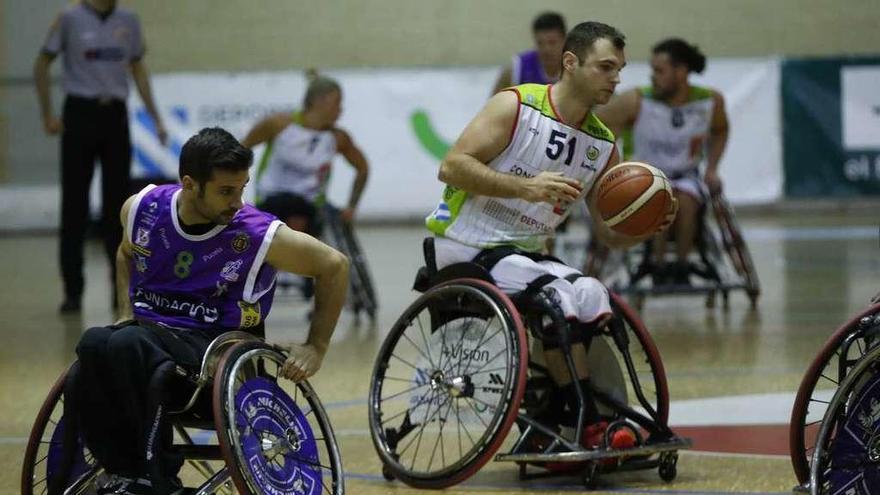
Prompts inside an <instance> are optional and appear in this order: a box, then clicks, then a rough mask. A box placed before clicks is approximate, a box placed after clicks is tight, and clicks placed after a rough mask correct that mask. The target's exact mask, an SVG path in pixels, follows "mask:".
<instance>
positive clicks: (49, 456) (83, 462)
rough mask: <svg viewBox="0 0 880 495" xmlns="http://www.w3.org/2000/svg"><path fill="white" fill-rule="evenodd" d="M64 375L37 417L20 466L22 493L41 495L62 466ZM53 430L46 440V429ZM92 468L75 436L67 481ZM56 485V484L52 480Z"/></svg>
mask: <svg viewBox="0 0 880 495" xmlns="http://www.w3.org/2000/svg"><path fill="white" fill-rule="evenodd" d="M66 377H67V372H66V371H65V372H64V373H62V374H61V376H60V377H59V378H58V380H56V382H55V384H54V385H53V387H52V389H51V390H50V391H49V395H48V396H47V397H46V400H45V402H44V403H43V405H42V407H41V408H40V412H39V413H38V414H37V419H36V420H35V422H34V426H33V429H32V431H31V435H30V438H29V440H28V446H27V448H26V449H25V457H24V462H23V466H22V493H24V494H27V495H30V494H32V493H45V492H46V490H48V482H49V480H50V479H51V478H52V477H53V476H56V475H58V474H59V471H60V469H61V467H62V466H61V465H62V463H63V457H64V448H63V442H62V440H63V438H64V433H65V430H66V420H65V418H64V416H63V413H64V396H63V390H64V383H65V380H66ZM50 426H52V427H53V430H52V433H51V436H50V437H49V439H48V440H47V439H46V434H47V433H48V432H47V429H48V428H49V427H50ZM94 467H95V459H94V457H93V456H92V454H91V453H90V452H89V451H88V449H86V448H85V447H84V446H83V442H82V438H81V437H77V445H76V447H75V450H74V452H73V462H72V464H71V469H70V474H69V475H68V476H67V480H71V481H72V480H76V479H78V478H80V477H81V476H82V475H84V474H86V473H87V472H89V471H90V470H92V469H93V468H94ZM56 482H57V481H56Z"/></svg>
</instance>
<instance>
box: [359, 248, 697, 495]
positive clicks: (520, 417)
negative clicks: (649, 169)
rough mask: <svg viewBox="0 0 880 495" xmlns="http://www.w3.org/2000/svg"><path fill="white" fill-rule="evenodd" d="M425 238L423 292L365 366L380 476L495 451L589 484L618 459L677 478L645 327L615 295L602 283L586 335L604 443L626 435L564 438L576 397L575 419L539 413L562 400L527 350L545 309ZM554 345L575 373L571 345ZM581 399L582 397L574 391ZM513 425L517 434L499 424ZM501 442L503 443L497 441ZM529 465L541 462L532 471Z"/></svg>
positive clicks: (434, 468) (441, 476)
mask: <svg viewBox="0 0 880 495" xmlns="http://www.w3.org/2000/svg"><path fill="white" fill-rule="evenodd" d="M424 248H425V259H426V266H425V267H423V268H421V269H420V270H419V273H418V275H417V277H416V280H415V283H414V289H416V290H418V291H419V292H422V295H421V296H420V297H419V298H418V299H417V300H416V301H415V302H414V303H412V305H410V306H409V307H408V308H407V309H406V310H405V311H404V313H403V314H402V315H401V316H400V318H399V319H398V320H397V322H396V323H395V324H394V326H393V327H392V328H391V331H390V332H389V334H388V336H387V338H386V339H385V341H384V343H383V344H382V347H381V349H380V351H379V354H378V356H377V358H376V362H375V366H374V368H373V374H372V378H371V385H370V392H369V399H368V400H369V424H370V434H371V437H372V441H373V445H374V447H375V449H376V452H377V453H378V455H379V458H380V460H381V462H382V465H383V467H382V474H383V476H384V477H385V478H386V479H387V480H389V481H390V480H393V479H398V480H401V481H403V482H404V483H406V484H408V485H410V486H413V487H416V488H434V489H438V488H445V487H449V486H452V485H455V484H457V483H459V482H462V481H464V480H465V479H467V478H469V477H470V476H472V475H473V474H475V473H476V472H477V471H478V470H479V469H480V468H481V467H482V466H483V465H485V464H486V463H487V462H488V461H489V460H491V459H493V458H494V460H496V461H507V462H515V463H517V464H518V466H519V476H520V478H521V479H527V478H532V477H538V476H545V475H554V474H558V471H564V472H567V473H578V472H579V474H580V476H581V481H582V482H583V483H584V485H585V486H586V487H589V488H592V487H594V486H595V484H596V482H597V479H598V477H599V475H601V474H603V473H609V472H612V471H619V470H635V469H653V468H657V469H658V471H659V475H660V477H661V478H662V479H663V480H666V481H672V480H674V479H675V477H676V475H677V467H676V466H677V461H678V450H680V449H685V448H688V447H690V445H691V443H690V441H689V440H688V439H683V438H679V437H677V436H676V435H675V434H674V433H673V432H672V430H671V429H670V428H669V426H668V415H669V392H668V388H667V383H666V375H665V372H664V370H663V363H662V361H661V360H660V355H659V353H658V352H657V348H656V346H655V345H654V342H653V341H652V339H651V337H650V335H649V334H648V331H647V329H646V328H645V326H644V325H643V324H642V322H641V321H640V320H639V319H638V317H637V316H636V314H635V313H634V312H633V310H632V309H631V308H629V306H627V305H626V303H624V302H623V301H622V300H621V299H620V297H618V296H617V295H615V294H611V303H612V309H613V312H614V315H615V316H614V317H613V318H612V319H611V323H609V324H608V325H607V326H606V328H605V329H603V330H602V331H601V332H597V334H596V335H594V336H593V338H592V339H591V340H592V341H591V343H590V345H589V347H588V349H589V351H588V360H589V361H588V362H589V363H590V364H589V366H590V377H591V383H592V385H591V387H592V390H591V391H592V392H593V396H594V398H595V401H596V404H597V407H598V409H599V412H600V415H601V416H602V418H603V420H608V428H607V429H606V431H605V439H604V442H602V444H604V445H608V444H609V443H610V442H609V439H610V435H612V434H613V433H614V432H615V431H617V430H620V429H624V428H626V429H629V430H630V431H631V432H632V433H633V434H634V435H635V437H636V445H635V446H633V447H632V448H626V449H612V448H608V447H601V448H598V449H587V448H584V447H583V446H581V444H580V441H579V440H573V439H581V438H582V437H581V435H582V433H583V431H584V429H585V427H586V425H585V421H584V412H583V409H584V408H583V406H582V407H581V408H580V409H581V410H580V411H579V412H577V413H578V419H577V421H576V424H575V425H573V426H567V427H565V426H560V425H559V424H554V423H553V422H548V421H543V422H542V420H541V419H540V418H541V417H546V413H548V412H552V411H553V410H554V409H556V410H559V409H560V408H559V405H558V399H557V398H555V395H554V393H555V390H556V387H555V385H554V384H553V381H552V380H551V378H550V375H549V372H548V369H547V367H546V366H545V364H544V363H542V362H541V361H540V357H541V354H542V353H541V352H537V351H538V350H539V348H540V347H541V346H542V345H543V344H542V342H544V341H549V339H551V338H552V336H551V335H548V334H549V333H550V331H548V330H547V328H548V327H547V326H546V325H545V323H546V321H547V319H548V316H547V314H546V313H545V312H543V311H542V308H539V307H536V306H535V305H534V304H531V303H529V301H527V300H525V299H521V298H518V297H517V296H513V297H510V296H508V295H506V294H504V293H503V292H502V291H501V290H500V289H498V288H497V287H496V286H495V285H494V283H493V281H492V278H491V276H490V275H489V273H488V272H487V271H486V270H485V269H484V268H482V267H481V266H479V265H477V264H475V263H458V264H454V265H450V266H447V267H445V268H443V269H442V270H439V271H438V270H437V269H436V265H435V263H434V261H433V260H434V255H433V239H426V240H425V245H424ZM544 309H546V308H544ZM556 328H559V327H556ZM527 334H531V336H532V339H529V338H528V335H527ZM558 335H559V334H557V336H558ZM530 344H531V346H532V351H531V352H530V350H529V346H530ZM560 347H561V349H562V351H563V354H564V356H565V360H566V365H567V368H568V370H569V372H570V373H571V374H572V376H573V377H574V376H576V371H575V365H574V360H573V358H572V353H571V351H570V348H569V347H566V346H565V345H561V346H560ZM578 390H579V389H578ZM578 393H580V392H578ZM579 400H580V403H581V405H583V404H584V397H583V395H580V397H579ZM554 402H557V403H554ZM514 425H517V428H518V435H508V434H509V433H510V431H511V429H512V427H513V426H514ZM502 448H503V449H505V450H506V453H498V451H499V450H501V449H502ZM559 465H562V466H563V467H562V469H559ZM529 466H537V467H540V468H545V469H546V471H544V472H540V473H537V474H530V473H528V472H527V468H528V467H529Z"/></svg>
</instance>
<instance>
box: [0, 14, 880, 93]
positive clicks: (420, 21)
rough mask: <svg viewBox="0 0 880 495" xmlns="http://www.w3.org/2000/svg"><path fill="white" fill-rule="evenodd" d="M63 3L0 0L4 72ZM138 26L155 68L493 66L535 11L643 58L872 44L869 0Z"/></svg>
mask: <svg viewBox="0 0 880 495" xmlns="http://www.w3.org/2000/svg"><path fill="white" fill-rule="evenodd" d="M67 3H69V0H2V10H3V11H5V15H3V14H0V15H3V22H4V24H3V30H2V32H3V34H2V37H3V44H4V45H5V48H6V51H7V52H8V53H7V55H8V58H7V59H6V63H5V64H4V66H3V67H2V69H0V74H2V76H4V77H22V76H24V77H29V76H30V71H31V63H32V61H33V56H34V54H35V53H36V50H37V47H38V46H39V44H40V42H41V41H42V39H43V36H44V35H45V32H46V29H47V27H48V25H49V23H50V22H51V19H52V18H53V16H54V15H55V13H56V12H57V11H58V10H59V9H60V8H62V7H63V6H64V5H66V4H67ZM119 3H120V5H124V6H128V7H132V8H134V9H135V10H136V11H137V12H138V13H139V14H140V16H141V19H142V21H143V23H144V25H145V31H146V37H147V44H148V46H149V58H148V61H149V64H150V66H151V67H152V69H153V70H155V71H158V72H171V71H189V70H196V71H202V70H233V71H237V70H286V69H297V68H303V67H310V66H317V67H366V66H389V65H390V66H413V65H418V66H426V65H427V66H445V65H494V64H499V63H502V62H504V61H506V60H507V59H508V57H509V56H510V54H511V53H512V52H514V51H516V50H518V49H521V48H526V47H528V46H529V44H530V32H529V26H530V23H531V20H532V18H533V16H534V15H535V14H536V13H537V12H538V11H539V10H544V9H547V10H550V9H552V10H557V11H559V12H561V13H563V14H564V15H565V16H566V18H567V20H568V22H569V24H570V25H574V23H576V22H579V21H582V20H588V19H594V20H601V21H603V22H607V23H609V24H612V25H614V26H617V27H619V28H620V29H621V30H622V31H623V32H624V33H625V34H626V35H627V37H628V44H629V45H628V53H629V56H630V57H631V58H632V59H633V60H644V59H645V58H646V57H647V54H648V52H649V48H650V46H651V45H652V44H653V43H654V42H656V41H657V40H658V39H660V38H663V37H666V36H670V35H678V36H682V37H684V38H686V39H688V40H691V41H694V42H696V43H697V44H699V45H700V46H701V47H702V48H703V49H704V50H705V52H706V53H707V54H708V55H709V56H710V57H755V56H766V55H785V56H793V55H840V54H860V53H861V54H865V53H872V52H874V51H876V50H877V47H880V30H878V29H877V25H880V9H878V3H877V0H846V1H840V0H711V1H695V0H664V1H662V2H660V1H655V0H614V1H604V2H600V1H584V0H568V1H548V2H528V1H524V0H479V1H475V0H446V1H442V2H430V1H411V0H377V1H363V0H333V1H324V2H316V1H311V0H257V1H254V0H223V1H217V0H185V1H180V0H120V2H119Z"/></svg>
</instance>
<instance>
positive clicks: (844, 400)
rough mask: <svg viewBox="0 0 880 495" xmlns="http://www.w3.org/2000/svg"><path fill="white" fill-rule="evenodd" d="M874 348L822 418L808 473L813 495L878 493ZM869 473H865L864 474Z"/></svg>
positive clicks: (879, 379) (878, 353)
mask: <svg viewBox="0 0 880 495" xmlns="http://www.w3.org/2000/svg"><path fill="white" fill-rule="evenodd" d="M878 358H880V348H874V349H873V350H871V351H870V352H869V353H868V354H866V355H865V357H864V358H862V359H861V360H860V361H859V363H858V364H856V366H855V367H854V368H853V370H852V372H851V373H850V374H849V375H847V377H846V378H845V379H844V381H843V382H842V383H841V386H840V388H839V389H838V390H837V392H835V394H834V397H833V398H832V399H831V402H830V404H829V406H828V410H827V411H826V413H825V416H824V421H823V422H822V427H821V428H820V430H819V434H818V437H817V441H816V453H815V458H816V462H814V463H813V464H812V465H811V468H810V486H811V488H812V492H813V493H842V491H841V490H842V489H844V488H845V489H846V493H847V494H852V495H863V494H864V495H870V494H872V493H877V489H878V488H880V469H878V466H880V452H878V450H877V447H878V443H880V440H878V438H877V435H876V432H877V429H878V427H880V405H878V404H880V402H878V401H880V363H878V361H877V360H878ZM868 468H870V469H868Z"/></svg>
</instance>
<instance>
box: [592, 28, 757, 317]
mask: <svg viewBox="0 0 880 495" xmlns="http://www.w3.org/2000/svg"><path fill="white" fill-rule="evenodd" d="M705 65H706V57H705V56H704V55H703V54H702V53H701V52H700V51H699V49H698V48H697V47H696V46H694V45H691V44H689V43H687V42H686V41H684V40H681V39H678V38H672V39H667V40H664V41H661V42H660V43H658V44H657V45H655V46H654V48H653V53H652V58H651V86H649V87H644V88H638V89H633V90H630V91H627V92H625V93H622V94H620V95H618V96H615V97H614V98H612V99H611V100H610V101H609V103H608V104H607V105H604V106H603V107H602V108H600V109H598V110H597V115H599V117H600V118H601V119H602V120H603V121H604V122H605V123H606V124H607V125H608V126H609V128H610V129H611V130H612V131H613V132H615V134H617V135H620V134H621V133H622V132H623V131H625V130H631V131H632V145H633V159H634V160H637V161H642V162H646V163H650V164H651V165H653V166H655V167H657V168H659V169H660V170H662V171H663V172H664V173H665V174H666V176H667V177H668V178H669V179H670V181H671V182H672V186H673V190H674V192H675V198H676V200H677V202H678V208H679V209H678V217H677V218H676V219H675V223H674V224H673V225H672V227H671V228H670V229H669V231H668V232H663V233H661V234H658V235H657V236H655V237H654V238H653V239H651V242H650V243H648V244H647V245H646V246H644V247H643V248H642V250H641V253H639V255H638V256H636V258H637V259H636V260H635V261H634V260H633V259H628V260H627V261H628V265H629V266H628V267H627V271H628V278H629V280H628V281H624V282H623V283H624V284H627V285H628V287H627V288H626V289H627V291H628V292H632V293H636V295H637V296H642V297H643V296H644V295H645V294H648V293H650V294H664V293H689V292H706V293H708V295H709V296H708V298H707V305H711V304H713V303H714V294H715V292H717V291H720V292H721V293H722V296H723V297H724V300H725V303H726V302H727V293H728V291H730V290H732V289H745V291H746V293H747V294H748V296H749V299H750V300H751V302H752V304H753V305H754V304H755V302H756V300H757V296H758V293H759V291H760V289H759V287H758V281H757V274H756V273H755V271H754V267H753V266H752V261H751V256H750V255H749V253H748V249H747V247H746V245H745V243H744V242H743V240H742V236H741V234H740V232H739V229H738V227H737V225H736V220H735V218H734V216H733V212H732V210H731V209H730V207H729V205H728V204H727V201H726V200H725V199H724V196H723V194H722V192H721V191H722V185H721V179H720V176H719V174H718V165H719V162H720V160H721V156H722V154H723V152H724V148H725V146H726V144H727V137H728V127H729V124H728V120H727V114H726V112H725V109H724V99H723V97H722V96H721V94H720V93H719V92H717V91H715V90H713V89H710V88H704V87H698V86H693V85H691V84H689V82H688V76H689V74H690V73H692V72H694V73H701V72H702V71H703V70H704V69H705ZM701 167H704V172H703V173H702V175H701V173H700V169H701ZM709 211H711V212H712V213H713V214H714V220H715V224H716V225H717V229H718V231H719V232H718V233H719V234H720V235H721V242H719V239H718V237H717V236H716V235H713V234H714V232H713V227H712V226H711V225H710V224H709V223H708V222H707V221H706V220H707V218H706V215H707V213H708V212H709ZM695 248H696V253H695V252H694V251H695ZM600 251H601V248H600ZM605 257H607V253H603V252H600V253H599V254H598V255H597V256H594V258H596V259H603V258H605ZM728 257H729V263H727V261H728V260H726V259H725V258H728ZM728 268H729V269H731V270H733V271H734V272H735V273H732V274H731V273H726V271H727V270H728ZM597 269H599V268H597ZM691 276H696V277H698V278H699V279H701V280H702V281H704V282H705V283H702V284H692V280H691ZM646 278H650V279H651V282H652V283H651V284H646V283H642V282H643V279H646ZM645 282H646V281H645ZM640 301H641V298H638V299H637V304H640Z"/></svg>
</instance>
